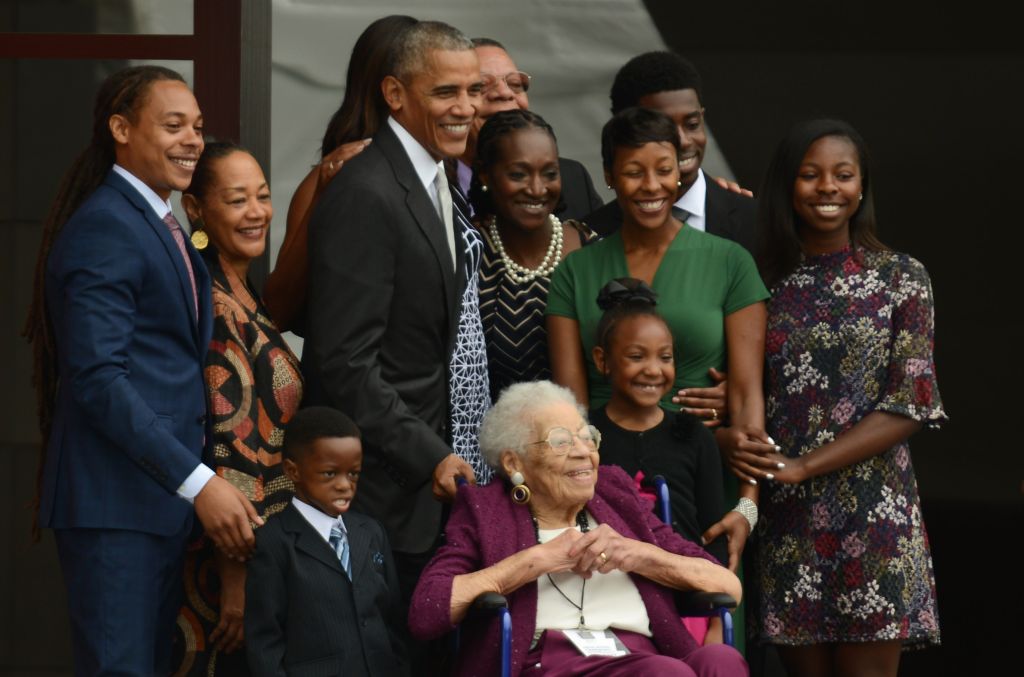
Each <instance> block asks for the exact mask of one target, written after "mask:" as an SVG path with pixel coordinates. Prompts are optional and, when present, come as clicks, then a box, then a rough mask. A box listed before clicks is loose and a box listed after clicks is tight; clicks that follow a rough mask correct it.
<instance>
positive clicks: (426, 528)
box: [304, 21, 482, 597]
mask: <svg viewBox="0 0 1024 677" xmlns="http://www.w3.org/2000/svg"><path fill="white" fill-rule="evenodd" d="M394 54H395V57H394V59H393V61H394V63H393V64H392V68H391V71H390V72H391V74H390V75H388V76H387V77H385V78H384V81H383V83H382V91H383V94H384V99H385V101H386V102H387V104H388V106H389V108H390V109H391V116H390V117H389V118H388V120H387V122H386V123H385V124H384V125H383V127H382V128H381V130H380V131H379V132H378V133H377V135H376V136H375V137H374V138H373V143H371V144H370V145H369V146H368V147H367V149H366V150H365V151H363V152H362V153H360V154H359V155H358V156H356V157H355V158H353V159H352V160H350V161H349V162H347V163H346V164H345V166H344V167H343V168H342V169H341V171H340V172H339V173H338V174H337V175H336V176H335V178H334V179H333V180H332V181H331V183H330V184H329V185H328V187H327V188H326V190H325V191H324V194H323V197H322V198H321V199H320V202H319V203H318V204H317V207H316V210H315V212H314V214H313V217H312V219H311V221H310V224H309V238H310V251H309V261H310V275H309V280H310V289H309V298H310V304H309V315H310V333H309V336H308V339H307V344H306V353H305V355H304V360H305V363H304V368H305V370H306V373H307V376H308V392H309V396H308V400H309V401H310V402H311V403H314V404H326V405H330V406H333V407H335V408H337V409H340V410H342V411H344V412H346V413H348V414H349V415H350V416H352V418H353V419H354V420H355V422H356V423H357V424H358V426H359V428H360V429H361V430H362V433H363V447H364V450H365V459H364V464H363V483H362V485H361V489H360V491H359V494H358V496H357V497H356V502H355V507H356V509H357V510H359V511H361V512H365V513H367V514H369V515H370V516H372V517H375V518H377V519H378V520H380V521H381V522H382V523H383V524H384V527H385V528H386V529H387V531H388V534H389V536H390V539H391V543H392V546H393V547H394V550H395V560H396V565H397V567H398V573H399V578H400V583H401V585H402V589H403V593H404V594H405V595H406V597H408V596H409V595H411V593H412V589H413V587H414V586H415V582H416V579H417V577H418V576H419V572H420V570H421V569H422V567H423V566H424V565H425V564H426V562H427V560H428V559H429V556H430V554H431V552H432V549H433V547H434V545H435V542H436V541H437V538H438V536H439V534H440V531H441V504H440V503H439V502H438V501H437V500H435V497H438V498H448V497H452V496H454V494H455V476H456V475H463V476H465V477H466V478H467V479H470V480H472V479H473V477H474V473H473V470H472V468H471V467H470V465H469V464H468V463H466V461H465V460H463V459H462V458H460V457H459V456H457V455H456V454H454V453H453V451H452V448H451V447H450V446H449V444H448V443H447V442H446V436H447V435H446V426H447V422H448V409H449V403H450V400H449V392H448V383H447V377H448V364H449V358H450V356H451V354H452V350H453V348H454V345H455V337H456V332H457V328H458V322H459V313H460V307H461V301H460V300H461V299H462V295H463V288H464V287H465V284H466V283H465V280H464V278H465V275H464V274H462V273H461V271H463V269H464V267H463V263H464V257H465V253H464V250H463V247H462V243H461V240H462V238H461V237H460V236H457V235H456V231H455V227H456V226H455V224H454V221H453V206H452V201H451V193H450V192H449V187H448V183H447V178H446V176H445V173H444V168H443V165H442V162H441V161H442V158H450V157H458V156H459V155H461V154H462V152H463V151H464V149H465V145H466V138H467V137H468V135H469V127H470V124H471V123H472V121H473V118H474V116H475V115H476V108H477V105H478V103H479V99H480V91H481V88H482V85H481V82H480V67H479V65H478V63H477V58H476V53H475V52H474V51H473V45H472V43H471V42H470V41H469V40H468V39H467V38H466V37H465V36H463V35H462V34H461V33H459V32H458V31H457V30H455V29H454V28H452V27H451V26H448V25H447V24H442V23H438V22H429V21H427V22H420V23H418V24H416V25H415V26H412V27H410V28H409V29H407V30H406V32H405V33H404V34H403V35H402V36H400V37H399V39H398V41H397V44H396V46H395V52H394Z"/></svg>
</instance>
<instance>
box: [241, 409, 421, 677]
mask: <svg viewBox="0 0 1024 677" xmlns="http://www.w3.org/2000/svg"><path fill="white" fill-rule="evenodd" d="M359 437H360V435H359V428H357V427H356V425H355V424H354V423H353V422H352V420H351V419H350V418H349V417H348V416H345V415H344V414H342V413H341V412H339V411H336V410H335V409H332V408H330V407H309V408H306V409H302V410H300V411H299V412H298V413H297V414H296V415H295V417H294V418H292V420H291V421H290V422H289V424H288V429H287V431H286V432H285V438H284V452H283V453H284V471H285V474H287V475H288V477H289V479H291V480H292V482H293V483H294V484H295V497H294V498H293V499H292V502H291V503H289V504H288V506H287V507H286V508H285V509H284V510H282V511H281V512H280V513H278V514H277V515H274V516H273V517H271V518H270V519H269V520H267V525H266V526H265V527H263V528H262V529H259V530H258V531H257V532H256V553H255V555H254V556H253V558H252V560H250V562H249V565H248V568H247V577H246V595H245V597H246V605H245V649H246V654H247V658H248V661H249V668H250V669H251V670H252V673H253V675H256V676H257V677H260V676H261V675H282V674H293V673H295V674H297V673H298V672H300V671H302V672H303V674H318V675H373V676H379V677H393V676H394V677H400V676H401V675H404V674H408V665H407V663H406V656H405V642H404V636H405V617H404V615H403V614H402V611H401V609H402V604H401V601H400V598H399V593H398V579H397V578H396V575H395V564H394V561H393V560H392V557H391V547H390V546H389V545H388V539H387V535H386V534H385V533H384V529H383V528H382V527H381V526H380V523H378V522H377V521H376V520H374V519H372V518H370V517H367V516H366V515H360V514H359V513H356V512H351V511H349V507H350V506H351V504H352V499H353V498H354V497H355V495H356V488H357V485H358V482H359V476H360V472H361V470H362V462H363V448H362V444H361V443H360V440H359Z"/></svg>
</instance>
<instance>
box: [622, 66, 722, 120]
mask: <svg viewBox="0 0 1024 677" xmlns="http://www.w3.org/2000/svg"><path fill="white" fill-rule="evenodd" d="M678 89H692V90H694V91H695V92H697V100H698V101H700V102H701V105H703V101H704V92H703V85H702V84H701V81H700V74H699V73H698V72H697V69H696V68H694V67H693V64H692V63H690V62H689V61H687V60H686V59H684V58H683V57H681V56H679V55H678V54H676V53H675V52H645V53H643V54H641V55H639V56H634V57H633V58H632V59H630V60H629V61H627V62H626V65H625V66H623V67H622V68H620V69H619V72H618V73H616V74H615V81H614V82H613V83H612V93H611V100H612V115H615V114H616V113H618V112H619V111H621V110H623V109H625V108H629V107H631V106H638V105H640V104H639V101H640V99H642V98H643V97H645V96H647V95H648V94H657V93H658V92H671V91H675V90H678Z"/></svg>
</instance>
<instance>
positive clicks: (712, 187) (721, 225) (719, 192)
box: [704, 179, 731, 237]
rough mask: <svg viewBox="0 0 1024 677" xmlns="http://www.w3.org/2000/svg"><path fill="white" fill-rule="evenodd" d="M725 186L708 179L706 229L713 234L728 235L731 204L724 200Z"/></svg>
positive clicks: (705, 202) (705, 204)
mask: <svg viewBox="0 0 1024 677" xmlns="http://www.w3.org/2000/svg"><path fill="white" fill-rule="evenodd" d="M724 191H725V189H724V188H722V187H721V186H719V185H718V184H717V183H715V182H714V181H712V180H711V179H707V191H706V192H705V194H704V230H705V231H706V232H708V233H711V234H712V235H718V236H719V237H728V236H727V235H726V233H729V232H730V230H731V229H730V228H729V205H728V203H727V202H726V200H723V199H722V198H723V197H724V194H723V192H724Z"/></svg>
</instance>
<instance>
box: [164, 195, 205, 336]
mask: <svg viewBox="0 0 1024 677" xmlns="http://www.w3.org/2000/svg"><path fill="white" fill-rule="evenodd" d="M164 223H166V224H167V227H168V228H169V229H170V231H171V235H172V236H173V237H174V241H175V243H177V245H178V251H180V252H181V258H183V259H185V269H186V270H188V279H189V282H191V283H192V304H193V305H192V309H193V310H194V311H195V313H196V321H197V322H198V321H199V293H198V292H197V291H196V274H195V271H193V270H192V259H190V258H189V256H188V248H186V247H185V233H183V232H182V230H181V224H180V223H178V219H176V218H174V213H173V212H167V216H165V217H164Z"/></svg>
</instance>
